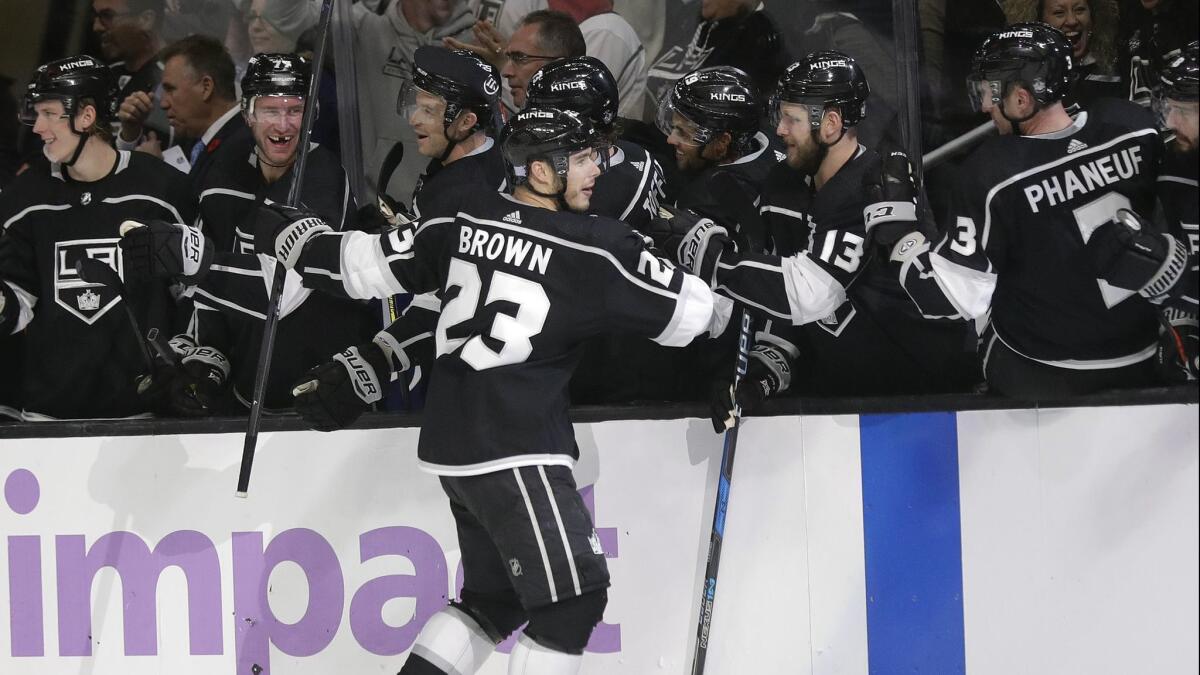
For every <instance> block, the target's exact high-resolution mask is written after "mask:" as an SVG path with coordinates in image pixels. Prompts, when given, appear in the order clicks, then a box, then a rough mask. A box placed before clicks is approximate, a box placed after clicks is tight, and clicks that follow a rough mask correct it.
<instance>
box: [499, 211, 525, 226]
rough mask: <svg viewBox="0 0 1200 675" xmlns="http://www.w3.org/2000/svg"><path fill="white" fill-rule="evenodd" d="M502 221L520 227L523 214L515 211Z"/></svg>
mask: <svg viewBox="0 0 1200 675" xmlns="http://www.w3.org/2000/svg"><path fill="white" fill-rule="evenodd" d="M500 220H503V221H504V222H506V223H512V224H513V225H520V224H521V212H520V211H513V212H512V213H510V214H508V215H507V216H504V217H503V218H501V219H500Z"/></svg>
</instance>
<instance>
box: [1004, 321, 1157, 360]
mask: <svg viewBox="0 0 1200 675" xmlns="http://www.w3.org/2000/svg"><path fill="white" fill-rule="evenodd" d="M992 323H993V326H992V331H993V333H994V334H995V336H996V337H997V338H998V339H999V340H1000V342H1001V344H1003V345H1004V346H1005V347H1008V348H1009V349H1010V350H1011V351H1012V352H1013V353H1014V354H1017V355H1018V356H1020V357H1021V358H1025V359H1029V360H1030V361H1035V362H1037V363H1041V364H1043V365H1047V366H1054V367H1055V368H1065V369H1067V370H1108V369H1110V368H1121V367H1124V366H1132V365H1133V364H1135V363H1141V362H1142V361H1145V360H1146V359H1149V358H1152V357H1153V356H1154V353H1155V352H1156V351H1158V343H1157V342H1152V343H1150V345H1149V346H1147V347H1146V348H1145V349H1142V350H1141V351H1137V352H1134V353H1132V354H1126V355H1125V356H1117V357H1113V358H1111V359H1093V360H1088V361H1083V360H1077V359H1065V360H1062V361H1048V360H1046V359H1035V358H1033V357H1032V356H1029V355H1028V354H1023V353H1021V352H1020V351H1019V350H1017V349H1014V348H1013V346H1012V345H1010V344H1009V343H1008V340H1005V339H1004V338H1003V337H1001V335H1000V331H999V330H998V329H999V326H997V325H995V322H994V321H993V322H992Z"/></svg>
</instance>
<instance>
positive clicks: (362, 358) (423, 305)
mask: <svg viewBox="0 0 1200 675" xmlns="http://www.w3.org/2000/svg"><path fill="white" fill-rule="evenodd" d="M440 312H441V302H440V301H439V300H438V299H437V297H436V296H435V295H434V294H433V293H429V294H426V295H419V296H417V297H416V298H414V299H413V302H412V304H410V305H409V306H408V307H407V308H406V309H405V310H404V314H402V315H401V316H400V318H399V319H396V320H395V321H393V322H392V323H391V325H389V326H388V327H387V328H385V329H383V330H381V331H379V332H378V333H377V334H376V335H375V337H374V338H373V339H372V340H371V341H370V342H366V343H363V344H361V345H355V346H352V347H348V348H347V349H345V350H343V351H342V352H339V353H338V354H335V355H334V356H333V358H332V359H330V360H329V361H328V362H326V363H323V364H321V365H319V366H317V367H315V368H313V369H312V370H309V371H308V372H307V373H305V374H304V375H303V376H302V377H301V378H300V379H299V381H297V382H296V385H295V387H293V389H292V395H293V396H294V397H295V404H294V405H295V409H296V412H297V413H299V415H300V416H301V417H302V418H304V420H305V421H306V422H308V424H309V426H310V427H312V428H313V429H316V430H318V431H335V430H337V429H343V428H345V427H347V426H349V425H350V424H352V423H353V422H354V420H356V419H358V417H359V415H361V414H362V413H364V412H366V411H367V410H370V408H371V406H372V405H374V404H375V403H377V402H378V401H380V400H381V399H382V398H383V391H384V387H385V383H387V382H389V381H395V380H396V379H398V378H399V376H400V374H401V373H403V372H406V371H408V370H412V369H416V368H421V367H423V366H428V365H429V364H430V363H431V362H432V361H433V359H434V339H433V335H434V330H435V329H436V328H437V321H438V316H439V315H440Z"/></svg>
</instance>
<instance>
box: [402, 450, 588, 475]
mask: <svg viewBox="0 0 1200 675" xmlns="http://www.w3.org/2000/svg"><path fill="white" fill-rule="evenodd" d="M522 466H565V467H567V468H568V469H574V468H575V460H574V459H573V458H571V456H570V455H561V454H558V453H543V454H528V455H513V456H511V457H502V458H500V459H494V460H491V461H489V462H479V463H477V464H434V463H433V462H427V461H425V460H420V459H419V460H417V467H418V468H420V469H421V470H422V471H424V472H426V473H431V474H433V475H435V476H481V475H483V474H485V473H496V472H497V471H507V470H508V469H516V468H518V467H522Z"/></svg>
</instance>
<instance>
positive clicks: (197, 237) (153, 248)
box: [121, 220, 213, 286]
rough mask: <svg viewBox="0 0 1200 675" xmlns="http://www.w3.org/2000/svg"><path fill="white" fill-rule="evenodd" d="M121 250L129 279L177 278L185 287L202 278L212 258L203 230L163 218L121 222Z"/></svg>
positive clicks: (206, 272)
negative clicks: (142, 221)
mask: <svg viewBox="0 0 1200 675" xmlns="http://www.w3.org/2000/svg"><path fill="white" fill-rule="evenodd" d="M121 251H122V255H123V257H124V258H125V263H124V264H125V274H126V275H127V279H128V280H129V281H147V280H150V279H178V280H179V281H181V282H183V283H184V284H187V285H189V286H194V285H196V284H198V283H200V282H201V281H203V280H204V276H205V275H206V274H208V267H209V265H211V264H212V258H213V245H212V242H211V241H209V240H208V238H207V237H205V236H204V233H203V232H201V231H200V230H198V229H196V228H194V227H188V226H187V225H181V224H179V223H168V222H166V221H164V220H151V221H149V222H147V223H144V224H143V223H139V222H137V221H133V220H127V221H125V222H124V223H122V224H121Z"/></svg>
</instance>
